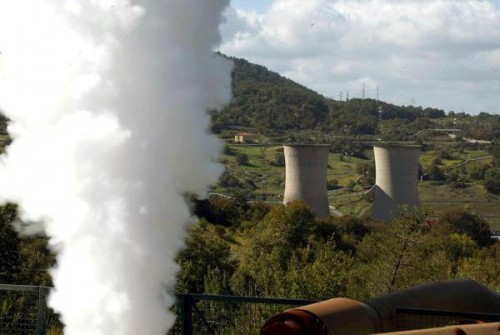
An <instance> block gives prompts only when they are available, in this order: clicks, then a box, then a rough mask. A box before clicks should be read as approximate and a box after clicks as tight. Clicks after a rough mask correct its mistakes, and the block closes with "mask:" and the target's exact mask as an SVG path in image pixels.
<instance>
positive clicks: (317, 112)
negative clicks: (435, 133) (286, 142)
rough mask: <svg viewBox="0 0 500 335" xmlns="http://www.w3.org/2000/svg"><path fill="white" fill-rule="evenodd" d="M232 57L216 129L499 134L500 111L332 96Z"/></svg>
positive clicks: (394, 136) (407, 135) (393, 135)
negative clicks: (228, 96) (226, 99)
mask: <svg viewBox="0 0 500 335" xmlns="http://www.w3.org/2000/svg"><path fill="white" fill-rule="evenodd" d="M230 59H231V60H232V61H233V62H234V65H235V66H234V71H233V74H232V78H233V82H232V89H233V100H232V102H231V103H230V104H229V105H228V106H227V107H226V108H224V109H223V110H222V111H220V112H215V113H213V114H212V123H213V124H212V128H213V130H214V131H215V132H217V133H222V132H224V131H227V130H230V129H239V128H250V129H253V131H254V132H256V133H263V134H273V133H274V134H275V133H276V132H286V131H295V132H296V131H307V130H309V131H310V130H318V131H322V132H328V133H332V134H342V135H350V136H374V135H377V137H382V138H383V139H389V140H408V139H415V138H414V134H415V133H417V132H418V131H421V130H426V129H432V128H457V129H461V130H462V131H463V136H464V137H471V138H476V139H482V140H490V141H491V140H495V139H496V138H498V137H500V116H499V115H490V114H487V113H481V114H479V115H477V116H471V115H468V114H465V113H455V112H453V111H450V112H448V113H445V111H443V110H440V109H436V108H422V107H420V106H397V105H394V104H390V103H386V102H383V101H379V100H374V99H350V100H347V101H337V100H332V99H329V98H326V97H324V96H322V95H320V94H318V93H316V92H314V91H312V90H310V89H308V88H306V87H304V86H302V85H300V84H298V83H296V82H294V81H292V80H290V79H288V78H285V77H283V76H281V75H279V74H278V73H276V72H273V71H270V70H268V69H267V68H265V67H264V66H261V65H257V64H252V63H250V62H248V61H246V60H244V59H239V58H230ZM379 117H381V119H382V123H381V124H380V125H379Z"/></svg>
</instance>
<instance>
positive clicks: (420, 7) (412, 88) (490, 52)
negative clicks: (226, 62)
mask: <svg viewBox="0 0 500 335" xmlns="http://www.w3.org/2000/svg"><path fill="white" fill-rule="evenodd" d="M225 16H226V23H225V24H224V25H223V26H222V27H221V30H222V34H223V39H224V41H223V43H222V45H221V46H220V51H221V52H223V53H225V54H227V55H230V56H236V57H241V58H245V59H247V60H249V61H251V62H254V63H258V64H261V65H264V66H266V67H268V68H269V69H271V70H273V71H276V72H279V73H280V74H282V75H284V76H286V77H289V78H291V79H293V80H295V81H297V82H299V83H301V84H303V85H305V86H308V87H310V88H312V89H314V90H316V91H318V92H319V93H321V94H323V95H325V96H328V97H332V98H335V99H339V94H340V91H342V96H343V99H345V96H346V94H347V91H348V92H349V96H350V97H361V96H362V90H363V83H364V86H365V97H367V98H376V94H377V86H378V87H379V97H380V99H381V100H384V101H388V102H392V103H396V104H400V105H410V104H412V102H413V104H414V105H418V106H423V107H436V108H442V109H444V110H445V111H447V112H448V111H450V110H453V111H456V112H460V111H462V110H463V111H465V112H467V113H470V114H477V113H479V112H481V111H484V112H488V113H494V114H500V0H484V1H483V0H231V8H229V9H228V10H227V11H226V14H225Z"/></svg>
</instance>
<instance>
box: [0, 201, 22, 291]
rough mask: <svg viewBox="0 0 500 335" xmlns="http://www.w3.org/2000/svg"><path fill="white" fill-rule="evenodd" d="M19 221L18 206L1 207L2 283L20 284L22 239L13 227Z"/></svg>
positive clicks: (0, 275)
mask: <svg viewBox="0 0 500 335" xmlns="http://www.w3.org/2000/svg"><path fill="white" fill-rule="evenodd" d="M16 219H17V206H16V205H14V204H7V205H5V206H1V207H0V281H1V282H2V283H9V284H20V274H21V268H22V259H21V239H20V238H19V237H18V235H17V233H16V231H15V230H14V228H13V227H12V223H13V222H14V221H15V220H16Z"/></svg>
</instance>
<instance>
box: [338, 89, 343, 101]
mask: <svg viewBox="0 0 500 335" xmlns="http://www.w3.org/2000/svg"><path fill="white" fill-rule="evenodd" d="M342 97H343V93H342V91H340V92H339V101H342Z"/></svg>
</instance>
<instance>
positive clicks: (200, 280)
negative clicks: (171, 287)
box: [177, 219, 234, 293]
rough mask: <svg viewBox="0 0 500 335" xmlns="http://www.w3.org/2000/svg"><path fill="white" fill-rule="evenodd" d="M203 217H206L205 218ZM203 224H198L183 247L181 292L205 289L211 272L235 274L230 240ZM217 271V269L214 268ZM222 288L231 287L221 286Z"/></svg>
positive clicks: (178, 288) (180, 273)
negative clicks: (227, 240) (228, 241)
mask: <svg viewBox="0 0 500 335" xmlns="http://www.w3.org/2000/svg"><path fill="white" fill-rule="evenodd" d="M202 220H203V219H202ZM202 226H203V225H194V226H192V227H191V229H190V234H189V237H188V239H187V240H186V249H184V250H183V251H181V253H180V254H179V256H178V258H177V262H178V263H179V265H180V266H181V270H180V272H179V274H178V282H177V291H178V292H181V293H188V292H189V293H202V292H204V290H205V282H206V280H207V279H208V276H209V273H210V275H211V276H215V275H216V274H217V273H219V274H220V273H224V274H227V275H231V274H232V272H233V270H234V263H233V261H232V260H231V258H230V247H229V244H228V243H227V242H226V241H224V240H223V239H222V238H221V237H219V236H218V235H217V234H215V233H213V232H212V231H211V230H209V229H203V228H202ZM214 271H215V272H214ZM220 289H221V290H223V291H224V290H226V291H227V290H228V288H227V287H221V288H220Z"/></svg>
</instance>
